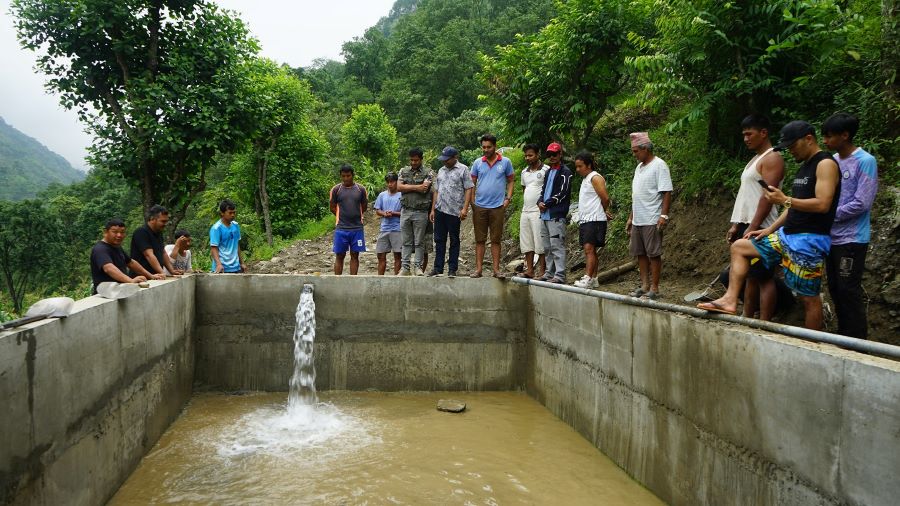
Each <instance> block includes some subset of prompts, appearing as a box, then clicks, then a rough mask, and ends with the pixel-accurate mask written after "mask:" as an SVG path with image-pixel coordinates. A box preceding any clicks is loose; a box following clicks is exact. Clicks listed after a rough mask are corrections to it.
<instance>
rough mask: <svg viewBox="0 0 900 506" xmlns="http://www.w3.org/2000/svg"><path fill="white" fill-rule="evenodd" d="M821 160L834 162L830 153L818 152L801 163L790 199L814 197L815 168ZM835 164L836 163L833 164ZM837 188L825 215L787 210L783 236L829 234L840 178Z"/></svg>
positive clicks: (839, 192)
mask: <svg viewBox="0 0 900 506" xmlns="http://www.w3.org/2000/svg"><path fill="white" fill-rule="evenodd" d="M822 160H834V158H832V156H831V154H830V153H827V152H825V151H819V152H818V153H816V154H815V155H813V156H812V157H811V158H810V159H809V160H807V161H805V162H803V165H801V166H800V170H798V171H797V176H796V177H795V178H794V185H793V186H792V187H791V197H792V198H795V199H811V198H815V196H816V167H818V166H819V162H821V161H822ZM835 163H837V162H835ZM837 182H838V185H837V188H835V190H834V198H832V199H831V207H829V208H828V212H826V213H812V212H809V211H798V210H796V209H794V208H793V207H792V208H790V209H788V215H787V221H785V223H784V233H785V234H821V235H828V234H830V233H831V225H832V224H833V223H834V213H835V212H836V211H837V205H838V200H840V196H841V178H840V177H838V178H837Z"/></svg>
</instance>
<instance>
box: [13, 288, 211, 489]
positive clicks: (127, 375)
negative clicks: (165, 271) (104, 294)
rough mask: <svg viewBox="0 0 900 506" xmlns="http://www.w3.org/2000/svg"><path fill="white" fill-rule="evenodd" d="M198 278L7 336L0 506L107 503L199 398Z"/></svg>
mask: <svg viewBox="0 0 900 506" xmlns="http://www.w3.org/2000/svg"><path fill="white" fill-rule="evenodd" d="M193 321H194V279H193V278H191V277H188V278H185V279H181V280H176V281H163V282H154V283H153V286H152V287H151V288H150V289H147V290H142V291H141V292H140V293H138V294H135V295H134V296H132V297H130V298H128V299H123V300H120V301H110V300H104V299H101V298H99V297H91V298H88V299H83V300H80V301H78V302H77V303H76V306H75V311H74V313H73V314H72V315H71V316H69V317H68V318H66V319H64V320H50V321H45V322H40V323H35V324H31V325H28V326H26V327H23V328H22V329H20V330H18V331H17V332H5V333H2V334H0V399H3V403H4V411H5V413H4V416H3V422H2V423H0V503H3V504H8V503H15V504H48V505H55V504H102V503H104V502H106V500H107V499H108V498H109V497H111V496H112V494H113V493H114V492H115V491H116V489H117V488H118V487H119V485H120V484H121V483H122V482H123V481H124V480H125V478H127V477H128V475H129V474H130V473H131V471H132V470H133V469H134V467H135V466H136V465H137V463H138V462H139V461H140V459H141V457H143V455H144V454H145V453H146V451H147V450H149V449H150V448H151V447H152V445H153V444H154V443H155V442H156V440H157V439H158V438H159V436H160V435H162V433H163V431H165V429H166V428H167V427H168V426H169V424H170V423H171V422H172V420H174V419H175V417H177V416H178V414H179V413H180V411H181V407H182V406H183V405H184V403H185V402H187V400H188V398H189V397H190V393H191V378H192V376H193V369H194V358H193V345H192V340H191V334H192V331H193Z"/></svg>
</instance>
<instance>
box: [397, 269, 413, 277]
mask: <svg viewBox="0 0 900 506" xmlns="http://www.w3.org/2000/svg"><path fill="white" fill-rule="evenodd" d="M400 275H401V276H412V271H410V270H409V269H403V270H402V271H400Z"/></svg>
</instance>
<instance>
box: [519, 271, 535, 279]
mask: <svg viewBox="0 0 900 506" xmlns="http://www.w3.org/2000/svg"><path fill="white" fill-rule="evenodd" d="M516 277H517V278H525V279H534V278H532V277H531V276H529V275H528V274H525V273H524V272H520V273H519V274H516Z"/></svg>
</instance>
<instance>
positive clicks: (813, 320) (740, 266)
mask: <svg viewBox="0 0 900 506" xmlns="http://www.w3.org/2000/svg"><path fill="white" fill-rule="evenodd" d="M775 150H777V151H784V150H788V151H789V152H790V153H791V155H792V156H793V157H794V160H795V161H798V162H802V163H801V165H800V169H799V170H798V171H797V175H796V176H795V177H794V183H793V186H792V188H791V196H790V197H788V196H787V195H785V194H784V193H782V191H781V190H779V189H778V188H776V187H774V186H772V185H768V184H767V185H766V191H765V196H766V199H768V200H769V202H772V203H773V204H776V205H781V206H783V207H784V208H785V209H786V211H785V212H784V213H782V214H781V216H779V217H778V219H777V220H775V223H773V224H771V225H769V226H768V227H766V228H764V229H762V230H756V231H753V232H748V233H747V234H746V235H745V236H744V238H743V239H739V240H737V241H735V242H733V243H732V244H731V272H730V275H729V282H728V291H727V292H725V295H723V296H722V297H720V298H718V299H716V300H714V301H712V302H704V303H702V304H698V305H697V307H699V308H700V309H705V310H707V311H712V312H716V313H726V314H735V313H736V312H737V300H738V293H739V292H740V290H741V289H742V288H743V286H744V281H745V279H746V277H747V271H748V270H749V269H750V260H751V259H752V258H761V259H762V261H763V262H764V263H765V265H766V267H774V266H776V265H782V266H783V267H784V282H785V284H786V285H787V286H788V287H789V288H790V289H791V290H793V291H794V292H795V293H797V295H798V296H799V298H800V300H802V301H803V306H804V309H805V311H806V321H805V326H806V327H807V328H810V329H814V330H821V329H822V323H823V322H822V320H823V316H822V298H821V297H820V296H819V293H820V291H821V289H822V273H823V272H824V270H825V256H826V255H828V251H829V249H830V248H831V235H830V234H831V226H832V224H834V217H835V212H836V210H837V204H838V196H839V195H840V193H841V178H840V172H839V171H838V164H837V162H835V161H834V158H832V157H831V155H830V154H829V153H827V152H825V151H822V149H821V148H820V147H819V142H818V141H817V140H816V130H815V128H813V126H812V125H810V124H809V123H807V122H805V121H791V122H790V123H788V124H787V125H785V126H784V128H782V129H781V142H779V143H778V145H776V146H775Z"/></svg>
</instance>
